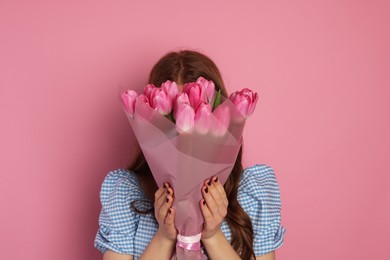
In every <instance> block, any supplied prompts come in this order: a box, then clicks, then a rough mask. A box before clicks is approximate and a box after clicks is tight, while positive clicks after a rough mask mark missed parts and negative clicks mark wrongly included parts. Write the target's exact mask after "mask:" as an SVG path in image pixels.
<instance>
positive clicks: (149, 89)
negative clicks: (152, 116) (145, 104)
mask: <svg viewBox="0 0 390 260" xmlns="http://www.w3.org/2000/svg"><path fill="white" fill-rule="evenodd" d="M155 88H156V86H155V85H153V84H148V85H146V87H145V89H144V94H145V96H146V97H147V98H150V94H151V93H152V92H153V89H155Z"/></svg>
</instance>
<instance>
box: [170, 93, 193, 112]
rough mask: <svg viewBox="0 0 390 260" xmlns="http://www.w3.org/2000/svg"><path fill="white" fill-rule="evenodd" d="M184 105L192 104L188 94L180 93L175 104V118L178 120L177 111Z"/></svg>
mask: <svg viewBox="0 0 390 260" xmlns="http://www.w3.org/2000/svg"><path fill="white" fill-rule="evenodd" d="M182 104H190V100H189V98H188V95H187V93H185V92H180V93H178V94H177V95H176V97H175V99H174V102H173V117H174V118H176V114H177V111H178V110H179V107H180V106H181V105H182Z"/></svg>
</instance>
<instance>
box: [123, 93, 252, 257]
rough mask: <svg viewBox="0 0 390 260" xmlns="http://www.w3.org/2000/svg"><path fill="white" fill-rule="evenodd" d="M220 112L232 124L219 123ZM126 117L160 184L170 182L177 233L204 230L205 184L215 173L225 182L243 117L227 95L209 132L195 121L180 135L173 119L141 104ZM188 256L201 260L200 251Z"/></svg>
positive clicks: (195, 233) (238, 143)
mask: <svg viewBox="0 0 390 260" xmlns="http://www.w3.org/2000/svg"><path fill="white" fill-rule="evenodd" d="M217 113H219V114H221V113H224V115H225V118H226V115H227V118H228V120H229V123H228V124H227V125H226V124H223V123H222V122H220V121H219V120H218V119H217V117H216V116H215V114H217ZM218 118H220V117H218ZM128 119H129V122H130V124H131V127H132V129H133V132H134V134H135V136H136V138H137V140H138V143H139V145H140V147H141V150H142V152H143V154H144V156H145V159H146V161H147V162H148V165H149V167H150V169H151V171H152V174H153V177H154V179H155V181H156V183H157V185H158V186H159V187H160V186H161V185H163V183H164V182H168V183H169V184H170V185H171V187H172V188H173V190H174V203H173V206H172V207H173V208H174V209H175V211H176V216H175V226H176V228H177V229H178V232H179V234H180V235H183V236H194V235H197V234H199V233H201V231H202V229H203V216H202V214H201V210H200V206H199V204H200V201H201V200H202V193H201V188H202V186H203V185H204V181H205V180H206V179H207V178H210V177H212V176H218V178H219V179H220V181H221V183H222V184H224V183H225V182H226V180H227V178H228V176H229V174H230V172H231V170H232V168H233V166H234V163H235V161H236V158H237V155H238V152H239V149H240V146H241V142H242V131H243V128H244V125H245V118H244V116H243V115H242V114H241V113H240V112H239V111H238V110H237V108H236V107H235V106H234V104H233V103H232V102H231V101H230V100H229V99H224V100H222V103H221V104H220V105H219V106H218V107H217V108H216V109H215V111H214V112H213V113H212V114H211V115H210V117H209V124H210V125H209V127H208V128H207V129H206V130H205V128H204V127H200V126H199V125H195V126H194V127H193V128H192V129H190V131H188V132H182V133H179V132H178V131H177V129H176V125H175V124H174V123H173V122H172V121H170V120H169V119H168V118H166V117H164V116H163V115H161V114H160V113H158V112H157V111H156V110H154V109H153V108H151V107H150V106H149V105H147V104H145V103H143V102H136V104H135V112H134V117H132V116H130V115H128ZM179 250H184V249H179ZM185 251H186V250H185ZM177 254H178V257H179V255H180V254H181V253H180V252H177ZM186 255H187V258H186V259H201V258H199V255H198V256H197V255H196V254H194V256H193V257H194V258H192V257H190V255H191V254H190V253H189V252H187V253H186ZM179 259H180V257H179Z"/></svg>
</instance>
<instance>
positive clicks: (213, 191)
mask: <svg viewBox="0 0 390 260" xmlns="http://www.w3.org/2000/svg"><path fill="white" fill-rule="evenodd" d="M207 185H209V186H208V190H209V193H210V195H211V196H212V197H213V199H214V202H215V204H216V205H217V210H218V213H219V214H218V217H219V218H221V219H223V218H224V217H225V216H226V214H227V205H226V204H225V202H224V200H223V198H222V195H221V193H220V192H219V191H218V190H217V188H216V187H215V185H214V181H212V183H208V184H207ZM213 215H214V217H217V215H216V214H215V213H214V212H213ZM219 218H218V219H219Z"/></svg>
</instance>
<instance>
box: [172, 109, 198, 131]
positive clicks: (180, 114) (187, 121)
mask: <svg viewBox="0 0 390 260" xmlns="http://www.w3.org/2000/svg"><path fill="white" fill-rule="evenodd" d="M194 118H195V111H194V109H193V108H192V107H191V106H190V105H189V104H187V103H183V104H182V105H181V106H179V109H178V111H177V113H176V127H177V130H178V131H179V132H187V131H188V130H189V129H191V128H192V127H193V126H194Z"/></svg>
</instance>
